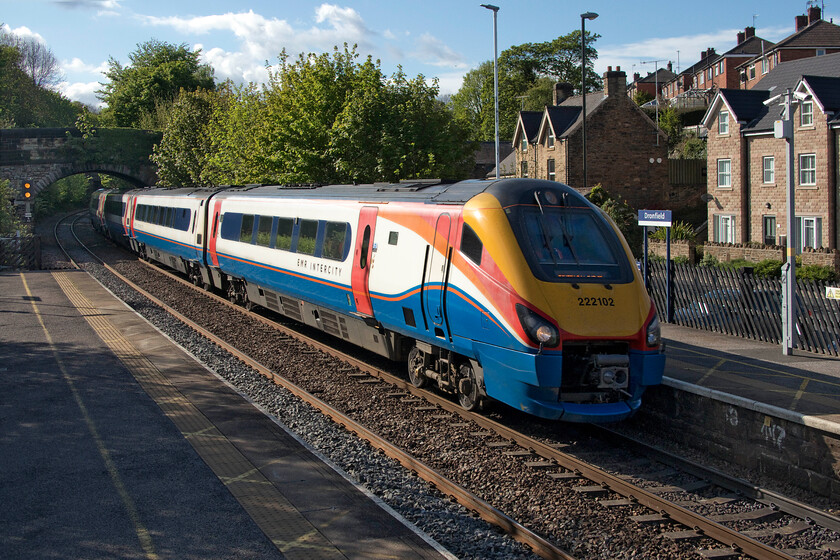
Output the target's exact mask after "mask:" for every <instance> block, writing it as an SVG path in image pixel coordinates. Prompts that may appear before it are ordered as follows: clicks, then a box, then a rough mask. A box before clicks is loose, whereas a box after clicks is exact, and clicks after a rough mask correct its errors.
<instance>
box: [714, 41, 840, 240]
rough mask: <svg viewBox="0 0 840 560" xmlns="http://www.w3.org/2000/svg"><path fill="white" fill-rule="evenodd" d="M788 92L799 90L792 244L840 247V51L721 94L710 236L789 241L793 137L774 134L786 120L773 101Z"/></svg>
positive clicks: (780, 68) (788, 66) (716, 108)
mask: <svg viewBox="0 0 840 560" xmlns="http://www.w3.org/2000/svg"><path fill="white" fill-rule="evenodd" d="M787 89H790V90H791V91H793V92H796V94H797V98H796V99H795V101H796V103H795V104H794V105H793V109H792V111H791V113H792V115H791V118H792V121H793V131H794V137H793V146H794V156H793V166H794V183H795V185H794V187H795V201H794V205H795V215H796V231H794V232H793V240H792V241H793V245H794V247H795V248H796V249H797V251H799V252H801V251H803V250H806V249H808V248H811V249H817V248H825V249H837V248H838V245H840V233H838V227H837V224H838V221H839V220H840V210H838V203H837V198H838V173H840V171H838V170H840V164H839V163H840V162H838V158H840V156H839V155H838V154H840V140H839V139H840V53H838V54H830V55H825V56H819V57H812V58H807V59H801V60H795V61H792V62H783V63H781V64H779V65H778V66H777V67H776V68H775V69H774V70H771V71H770V72H768V74H767V75H766V76H765V77H764V78H763V79H762V80H761V81H760V82H759V83H758V84H756V86H755V87H753V88H752V89H749V90H745V89H721V90H719V91H718V93H717V94H716V96H715V98H714V100H713V101H712V104H711V105H710V107H709V109H708V111H707V112H706V114H705V116H704V118H703V124H704V125H705V126H706V127H707V128H708V130H709V134H708V146H707V148H708V163H707V165H708V183H707V194H708V197H707V198H708V199H709V201H710V202H709V210H708V217H709V241H715V242H720V243H748V242H751V243H759V244H765V245H777V244H778V245H783V244H786V243H787V237H788V232H787V231H786V224H787V204H786V195H787V169H786V156H787V142H786V140H785V139H783V138H776V137H775V136H774V122H775V121H777V120H780V119H782V118H783V117H782V116H780V111H781V107H780V105H779V101H778V100H771V97H773V96H776V95H778V94H782V93H785V92H786V91H787ZM765 102H767V104H765Z"/></svg>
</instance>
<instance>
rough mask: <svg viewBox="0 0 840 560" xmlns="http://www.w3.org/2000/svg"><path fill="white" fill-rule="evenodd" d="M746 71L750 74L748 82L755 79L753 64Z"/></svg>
mask: <svg viewBox="0 0 840 560" xmlns="http://www.w3.org/2000/svg"><path fill="white" fill-rule="evenodd" d="M748 71H749V73H750V80H754V79H755V64H750V66H749V68H748Z"/></svg>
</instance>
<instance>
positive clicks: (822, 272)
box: [796, 264, 837, 282]
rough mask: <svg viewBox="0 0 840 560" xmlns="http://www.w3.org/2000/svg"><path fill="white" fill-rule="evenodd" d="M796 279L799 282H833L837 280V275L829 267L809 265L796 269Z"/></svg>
mask: <svg viewBox="0 0 840 560" xmlns="http://www.w3.org/2000/svg"><path fill="white" fill-rule="evenodd" d="M796 278H797V279H799V280H819V281H822V282H834V281H835V280H836V279H837V273H836V272H835V271H834V269H833V268H831V267H829V266H820V265H818V264H809V265H806V266H803V267H797V268H796Z"/></svg>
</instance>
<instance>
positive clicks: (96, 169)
mask: <svg viewBox="0 0 840 560" xmlns="http://www.w3.org/2000/svg"><path fill="white" fill-rule="evenodd" d="M160 139H161V134H160V133H159V132H153V131H148V130H136V129H125V128H101V129H97V130H96V131H95V132H94V133H92V134H89V135H83V134H82V133H81V132H80V131H79V130H78V129H75V128H6V129H0V179H8V180H9V181H10V184H11V187H12V189H13V191H14V192H15V193H16V194H15V205H18V206H23V207H24V209H25V213H26V214H29V213H30V212H31V209H30V204H31V201H32V200H34V198H35V197H36V196H38V193H40V192H41V191H42V190H44V189H46V188H47V187H49V186H50V185H51V184H53V183H54V182H56V181H58V180H59V179H62V178H64V177H69V176H70V175H76V174H79V173H103V174H106V175H113V176H115V177H119V178H121V179H125V180H126V181H128V182H130V183H132V184H135V185H137V186H147V185H154V184H155V182H156V181H157V168H156V166H155V165H154V164H153V163H152V162H151V161H150V160H149V156H150V155H151V154H152V146H154V145H155V144H157V143H159V142H160ZM27 185H28V186H27ZM26 194H29V196H26Z"/></svg>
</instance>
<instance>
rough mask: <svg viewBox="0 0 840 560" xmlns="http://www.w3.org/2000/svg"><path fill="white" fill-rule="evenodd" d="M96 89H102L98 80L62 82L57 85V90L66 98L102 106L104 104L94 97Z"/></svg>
mask: <svg viewBox="0 0 840 560" xmlns="http://www.w3.org/2000/svg"><path fill="white" fill-rule="evenodd" d="M98 89H102V84H100V83H99V82H75V83H69V82H62V83H60V84H59V85H58V90H59V91H60V92H61V93H62V94H64V96H65V97H67V98H68V99H72V100H73V101H81V102H82V103H84V104H85V105H91V106H93V107H99V108H102V107H104V106H105V104H104V103H103V102H102V101H100V100H99V99H97V97H96V90H98Z"/></svg>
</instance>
